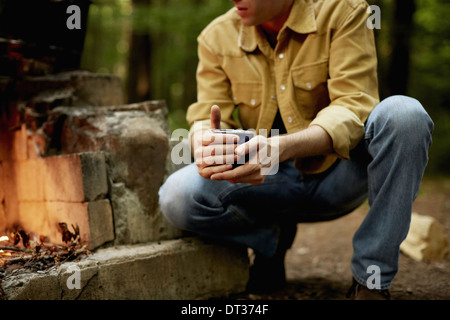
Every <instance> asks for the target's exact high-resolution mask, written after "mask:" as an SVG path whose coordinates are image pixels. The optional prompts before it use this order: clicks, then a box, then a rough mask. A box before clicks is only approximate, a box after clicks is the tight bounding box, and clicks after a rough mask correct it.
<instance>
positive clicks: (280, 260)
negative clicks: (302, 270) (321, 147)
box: [159, 163, 298, 291]
mask: <svg viewBox="0 0 450 320" xmlns="http://www.w3.org/2000/svg"><path fill="white" fill-rule="evenodd" d="M297 176H298V172H297V171H296V170H295V168H294V166H293V164H292V163H290V164H280V170H279V172H278V173H277V174H276V175H273V176H267V178H266V180H265V182H264V183H263V184H260V185H256V186H253V185H250V184H243V183H238V184H233V183H230V182H227V181H213V180H208V179H205V178H203V177H201V176H200V175H199V174H198V168H197V166H196V165H195V164H191V165H188V166H186V167H184V168H182V169H180V170H178V171H176V172H175V173H173V174H172V175H171V176H169V178H168V179H167V180H166V182H165V183H164V184H163V186H162V187H161V189H160V191H159V202H160V207H161V211H162V213H163V215H164V216H165V217H166V218H167V220H168V221H169V222H171V223H172V224H173V225H174V226H175V227H177V228H179V229H182V230H187V231H192V232H194V233H196V234H199V235H202V236H205V237H207V238H210V239H216V240H220V241H222V242H225V243H235V244H240V245H244V246H246V247H250V248H252V249H254V251H255V253H256V254H257V257H258V258H257V260H258V261H259V263H258V265H259V266H262V267H259V268H255V267H256V260H255V264H254V266H253V267H252V270H251V274H250V276H251V277H250V281H249V286H253V285H255V284H257V283H259V282H260V280H259V279H260V278H261V277H259V276H258V275H259V274H261V275H263V276H262V277H263V278H264V282H263V283H261V284H260V285H267V290H269V291H270V290H272V289H273V287H275V286H281V285H283V284H284V281H285V273H284V256H285V253H286V250H287V249H288V248H289V247H290V246H291V244H292V242H293V240H294V237H295V232H296V223H295V221H292V220H290V221H288V219H284V218H283V217H282V216H283V215H282V214H281V212H280V203H284V202H286V201H289V200H288V199H287V198H289V195H293V196H292V197H293V198H294V199H297V198H298V197H296V196H295V192H294V190H297V189H298V187H297V183H298V179H297V178H296V177H297ZM280 185H282V186H283V188H280ZM280 190H281V191H282V192H281V191H280ZM268 270H269V271H268ZM252 274H255V276H254V277H253V276H252ZM267 274H270V275H271V277H270V279H267ZM271 280H273V286H272V288H270V287H271V286H270V284H269V282H270V281H271Z"/></svg>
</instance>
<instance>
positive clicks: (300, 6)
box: [238, 0, 317, 52]
mask: <svg viewBox="0 0 450 320" xmlns="http://www.w3.org/2000/svg"><path fill="white" fill-rule="evenodd" d="M286 28H289V29H291V30H292V31H294V32H296V33H312V32H315V31H317V24H316V17H315V12H314V6H313V4H312V0H294V3H293V5H292V8H291V12H290V14H289V17H288V19H287V20H286V23H285V24H284V27H283V28H282V29H281V30H280V34H281V33H282V32H284V29H286ZM261 38H262V36H261V32H259V31H258V27H256V26H244V25H242V24H241V27H240V30H239V39H238V41H239V43H238V44H239V47H241V48H242V49H243V50H244V51H247V52H252V51H255V49H256V48H257V46H258V44H261V43H263V42H262V41H261V40H262V39H261Z"/></svg>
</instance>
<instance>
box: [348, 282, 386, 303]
mask: <svg viewBox="0 0 450 320" xmlns="http://www.w3.org/2000/svg"><path fill="white" fill-rule="evenodd" d="M347 298H351V299H352V300H390V298H391V295H390V293H389V290H387V289H385V290H378V289H369V288H367V287H366V286H363V285H362V284H359V283H358V282H356V280H355V279H353V284H352V286H351V287H350V289H349V290H348V292H347Z"/></svg>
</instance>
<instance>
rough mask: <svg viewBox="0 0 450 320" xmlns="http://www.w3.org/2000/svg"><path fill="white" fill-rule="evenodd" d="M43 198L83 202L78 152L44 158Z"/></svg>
mask: <svg viewBox="0 0 450 320" xmlns="http://www.w3.org/2000/svg"><path fill="white" fill-rule="evenodd" d="M44 174H45V182H44V183H45V199H46V200H48V201H67V202H83V201H84V192H83V176H82V170H81V159H80V156H79V155H78V154H69V155H63V156H55V157H48V158H45V159H44Z"/></svg>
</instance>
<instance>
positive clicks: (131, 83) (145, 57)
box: [126, 0, 152, 103]
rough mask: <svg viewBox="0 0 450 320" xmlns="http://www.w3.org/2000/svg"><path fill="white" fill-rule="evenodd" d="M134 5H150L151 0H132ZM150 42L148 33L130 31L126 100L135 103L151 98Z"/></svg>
mask: <svg viewBox="0 0 450 320" xmlns="http://www.w3.org/2000/svg"><path fill="white" fill-rule="evenodd" d="M132 2H133V6H134V5H148V6H149V5H150V2H151V0H133V1H132ZM151 49H152V40H151V35H150V34H149V32H142V31H137V30H134V29H133V30H132V34H131V40H130V50H129V54H128V77H127V88H126V92H127V97H128V98H127V100H128V103H135V102H140V101H144V100H148V99H150V97H151V72H150V69H151V66H150V61H151V53H152V50H151Z"/></svg>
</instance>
